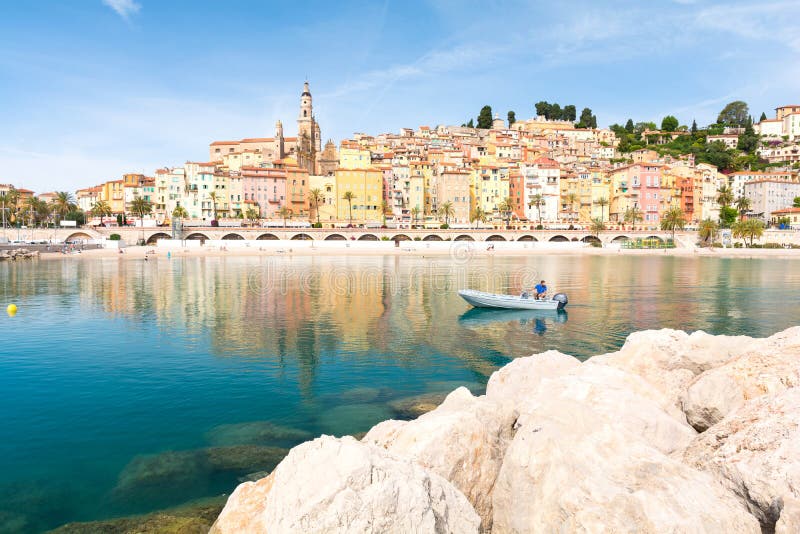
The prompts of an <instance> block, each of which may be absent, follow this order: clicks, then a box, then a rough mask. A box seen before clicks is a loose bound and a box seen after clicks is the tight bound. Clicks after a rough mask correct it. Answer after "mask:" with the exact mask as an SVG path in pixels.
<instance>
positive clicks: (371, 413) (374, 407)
mask: <svg viewBox="0 0 800 534" xmlns="http://www.w3.org/2000/svg"><path fill="white" fill-rule="evenodd" d="M390 417H392V411H391V410H389V408H387V407H386V406H385V405H383V404H343V405H342V406H336V407H335V408H331V409H330V410H327V411H325V412H323V413H322V414H321V415H320V416H319V419H318V421H319V426H320V428H321V429H322V431H323V432H325V433H328V434H332V435H336V436H345V435H350V434H356V433H358V432H366V431H367V430H369V429H370V428H371V427H372V425H375V424H377V423H379V422H381V421H383V420H384V419H389V418H390Z"/></svg>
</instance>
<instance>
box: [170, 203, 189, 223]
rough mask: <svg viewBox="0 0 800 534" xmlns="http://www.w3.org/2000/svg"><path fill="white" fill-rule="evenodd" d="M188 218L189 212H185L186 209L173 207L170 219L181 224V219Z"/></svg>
mask: <svg viewBox="0 0 800 534" xmlns="http://www.w3.org/2000/svg"><path fill="white" fill-rule="evenodd" d="M188 216H189V212H188V211H186V208H184V207H183V206H175V209H174V210H172V217H173V218H175V219H178V220H179V221H181V222H183V219H185V218H186V217H188Z"/></svg>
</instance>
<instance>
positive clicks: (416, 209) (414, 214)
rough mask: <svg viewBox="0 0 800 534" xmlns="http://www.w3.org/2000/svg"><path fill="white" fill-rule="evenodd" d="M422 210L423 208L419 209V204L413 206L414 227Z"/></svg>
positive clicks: (412, 225) (412, 224)
mask: <svg viewBox="0 0 800 534" xmlns="http://www.w3.org/2000/svg"><path fill="white" fill-rule="evenodd" d="M420 211H421V210H420V209H419V206H414V207H413V208H411V228H414V225H415V224H416V221H417V219H418V218H419V212H420Z"/></svg>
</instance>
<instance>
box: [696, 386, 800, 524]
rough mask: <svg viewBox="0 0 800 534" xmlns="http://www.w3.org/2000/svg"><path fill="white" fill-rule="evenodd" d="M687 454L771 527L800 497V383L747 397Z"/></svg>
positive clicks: (762, 521)
mask: <svg viewBox="0 0 800 534" xmlns="http://www.w3.org/2000/svg"><path fill="white" fill-rule="evenodd" d="M683 458H684V460H685V461H686V462H687V463H688V464H689V465H693V466H695V467H697V468H699V469H704V470H706V471H708V472H711V473H713V474H715V475H717V476H719V477H721V478H723V479H724V480H725V481H726V482H727V484H728V485H729V486H730V488H731V489H732V490H733V491H734V492H735V494H736V495H737V496H738V497H739V499H740V500H741V501H742V502H743V503H744V504H745V505H746V506H747V507H748V509H749V510H750V511H751V513H752V514H753V515H755V516H756V517H757V518H758V519H759V521H761V523H762V525H764V526H765V528H766V529H767V530H771V529H772V528H774V527H775V523H776V522H777V521H778V519H779V518H780V516H781V515H782V513H781V511H782V510H783V508H784V503H785V502H788V500H789V499H798V498H800V389H798V388H790V389H786V390H784V391H781V392H779V393H776V394H773V395H764V396H761V397H758V398H756V399H753V400H750V401H748V402H746V403H745V404H744V405H743V406H741V407H740V408H738V409H737V410H735V411H733V412H732V413H730V414H729V415H728V416H727V417H725V419H723V420H722V421H721V422H719V423H717V424H716V425H714V426H712V427H711V428H709V429H708V430H706V431H705V432H704V433H702V434H700V435H699V436H698V437H697V438H696V439H695V440H694V441H693V442H692V444H691V445H690V446H689V447H688V448H687V449H686V451H685V452H684V454H683ZM792 513H793V512H791V510H789V511H787V517H790V515H791V514H792ZM794 513H796V512H794ZM786 521H787V522H788V521H789V519H787V520H786Z"/></svg>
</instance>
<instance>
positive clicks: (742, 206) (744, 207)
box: [735, 197, 750, 217]
mask: <svg viewBox="0 0 800 534" xmlns="http://www.w3.org/2000/svg"><path fill="white" fill-rule="evenodd" d="M735 204H736V209H737V210H738V211H739V217H742V216H743V215H744V214H745V213H747V212H748V211H750V199H749V198H747V197H739V198H737V199H736V203H735Z"/></svg>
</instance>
